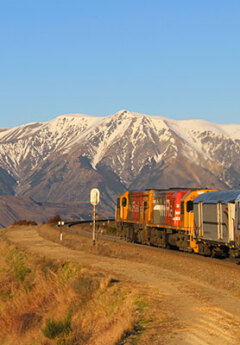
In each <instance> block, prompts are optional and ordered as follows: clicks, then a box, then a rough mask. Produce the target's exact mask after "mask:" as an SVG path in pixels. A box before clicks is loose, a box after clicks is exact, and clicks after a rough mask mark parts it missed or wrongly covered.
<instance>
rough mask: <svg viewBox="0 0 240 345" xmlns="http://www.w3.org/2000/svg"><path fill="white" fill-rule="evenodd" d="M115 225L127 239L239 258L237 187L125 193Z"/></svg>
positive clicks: (239, 198) (207, 254) (239, 229)
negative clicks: (218, 189) (224, 189)
mask: <svg viewBox="0 0 240 345" xmlns="http://www.w3.org/2000/svg"><path fill="white" fill-rule="evenodd" d="M116 226H117V233H118V235H120V237H122V238H124V239H125V240H127V241H129V242H136V243H142V244H148V245H153V246H157V247H162V248H175V249H179V250H181V251H185V252H194V253H198V254H202V255H205V256H214V257H217V256H218V257H227V256H229V257H231V258H234V259H237V260H238V259H240V190H229V191H216V190H213V189H208V188H203V189H201V188H200V189H197V188H191V189H190V188H169V189H150V190H144V191H126V192H125V193H123V194H122V195H121V196H119V197H118V199H117V208H116Z"/></svg>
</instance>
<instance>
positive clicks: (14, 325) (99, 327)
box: [0, 236, 148, 345]
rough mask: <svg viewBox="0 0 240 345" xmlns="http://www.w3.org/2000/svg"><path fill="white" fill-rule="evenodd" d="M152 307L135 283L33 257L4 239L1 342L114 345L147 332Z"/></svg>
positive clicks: (0, 249)
mask: <svg viewBox="0 0 240 345" xmlns="http://www.w3.org/2000/svg"><path fill="white" fill-rule="evenodd" d="M147 309H148V304H146V305H145V304H144V301H142V300H141V301H139V291H138V290H137V289H136V288H135V287H134V286H132V285H130V284H129V283H128V284H127V283H122V282H121V281H119V280H118V279H116V278H115V277H112V276H109V275H107V274H105V273H101V272H95V271H90V270H89V269H87V268H85V267H82V266H81V265H79V264H75V263H71V262H64V261H52V260H49V259H45V258H42V257H39V256H36V255H33V254H30V253H27V252H25V251H22V250H20V249H19V248H17V247H15V246H13V245H11V244H9V243H7V242H6V241H5V240H4V239H3V236H0V344H5V345H13V344H14V345H54V344H56V345H83V344H86V345H87V344H88V345H90V344H91V345H94V344H95V345H101V344H102V345H104V344H108V345H114V344H117V343H119V341H120V340H121V339H123V337H124V338H125V339H127V338H128V337H130V338H131V336H132V334H133V333H134V332H135V331H136V330H140V329H141V334H142V333H144V332H143V330H144V329H145V324H144V325H141V320H142V319H143V315H144V314H145V311H146V310H147ZM138 335H139V336H140V333H139V332H138Z"/></svg>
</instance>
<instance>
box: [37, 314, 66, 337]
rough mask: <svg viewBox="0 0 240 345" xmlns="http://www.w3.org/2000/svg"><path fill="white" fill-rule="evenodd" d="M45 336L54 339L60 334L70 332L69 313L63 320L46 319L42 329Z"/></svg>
mask: <svg viewBox="0 0 240 345" xmlns="http://www.w3.org/2000/svg"><path fill="white" fill-rule="evenodd" d="M42 332H43V334H44V335H45V337H47V338H49V339H54V338H56V337H57V336H59V335H60V334H69V333H70V332H71V314H68V315H67V317H66V318H65V320H63V321H54V320H50V319H47V320H46V325H45V327H44V329H42Z"/></svg>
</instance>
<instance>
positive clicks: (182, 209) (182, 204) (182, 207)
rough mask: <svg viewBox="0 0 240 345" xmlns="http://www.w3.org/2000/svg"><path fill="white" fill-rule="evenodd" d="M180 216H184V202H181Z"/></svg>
mask: <svg viewBox="0 0 240 345" xmlns="http://www.w3.org/2000/svg"><path fill="white" fill-rule="evenodd" d="M181 214H184V201H181Z"/></svg>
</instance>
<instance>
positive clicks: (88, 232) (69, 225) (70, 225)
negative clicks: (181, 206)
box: [62, 218, 236, 267]
mask: <svg viewBox="0 0 240 345" xmlns="http://www.w3.org/2000/svg"><path fill="white" fill-rule="evenodd" d="M96 222H97V223H98V224H99V225H100V229H101V225H104V226H106V225H107V224H108V225H110V224H111V225H113V224H115V219H114V218H105V219H98V220H96ZM92 223H93V221H92V220H81V221H74V222H66V223H65V224H64V227H62V231H63V232H66V233H69V234H76V235H79V236H84V237H87V238H92V229H91V224H92ZM77 226H80V227H81V226H85V227H84V228H79V229H76V228H74V227H77ZM87 226H89V227H88V229H87ZM96 237H97V239H98V240H103V241H111V242H119V243H123V244H125V245H127V246H131V247H136V248H137V247H139V248H142V249H143V250H144V248H145V249H148V250H151V251H153V253H155V252H156V253H157V252H158V251H167V252H173V253H174V254H175V255H177V256H178V257H179V259H180V258H181V257H184V258H187V257H188V256H189V257H191V258H195V259H196V260H199V261H203V262H214V261H215V262H216V263H218V264H221V265H223V266H227V267H231V266H234V267H236V263H235V262H233V261H232V260H231V259H230V258H222V257H214V258H213V257H207V256H203V255H198V254H195V253H186V252H183V251H180V250H178V249H174V248H171V249H168V248H161V247H156V246H153V245H143V244H141V243H134V242H127V241H125V240H124V239H121V238H120V237H119V236H117V235H109V234H106V233H104V232H101V231H97V232H96Z"/></svg>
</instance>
